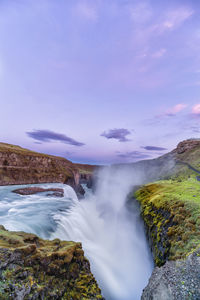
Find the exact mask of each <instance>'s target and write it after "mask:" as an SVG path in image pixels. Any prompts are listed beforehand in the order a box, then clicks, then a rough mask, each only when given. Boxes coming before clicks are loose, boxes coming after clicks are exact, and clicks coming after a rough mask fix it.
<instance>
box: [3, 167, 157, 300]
mask: <svg viewBox="0 0 200 300" xmlns="http://www.w3.org/2000/svg"><path fill="white" fill-rule="evenodd" d="M139 183H141V178H139V176H136V175H134V174H133V172H129V171H127V169H126V168H124V169H123V168H116V167H113V168H112V167H110V168H104V169H102V170H101V171H100V172H99V174H98V181H97V186H96V191H95V193H92V192H91V191H89V190H86V195H85V197H84V199H82V200H81V201H79V200H78V199H77V197H76V194H75V193H74V191H73V189H72V188H71V187H69V186H66V185H62V184H45V185H44V184H43V185H40V186H43V187H46V188H47V187H62V188H64V190H65V194H64V198H55V197H48V196H47V195H45V194H37V195H31V196H20V195H16V194H13V193H10V191H11V190H13V189H14V188H13V187H0V198H1V202H0V208H1V209H0V211H1V212H0V224H2V225H4V226H5V227H6V228H7V229H9V230H24V231H27V232H33V233H36V234H37V235H39V236H41V237H43V238H49V239H54V238H60V239H63V240H73V241H78V242H82V245H83V249H84V251H85V255H86V257H88V259H89V261H90V263H91V269H92V272H93V274H94V275H95V277H96V279H97V281H98V283H99V286H100V287H101V289H102V293H103V295H104V297H105V298H106V300H137V299H140V296H141V293H142V289H143V288H144V287H145V285H146V284H147V281H148V278H149V277H150V275H151V271H152V268H153V262H152V258H151V255H150V253H149V250H148V246H147V242H146V239H145V234H144V228H143V224H142V221H141V220H140V216H139V208H138V206H137V203H136V202H134V200H132V201H130V202H129V205H127V204H126V199H127V195H128V193H129V192H130V191H131V189H132V188H133V185H136V184H139ZM15 188H16V187H15Z"/></svg>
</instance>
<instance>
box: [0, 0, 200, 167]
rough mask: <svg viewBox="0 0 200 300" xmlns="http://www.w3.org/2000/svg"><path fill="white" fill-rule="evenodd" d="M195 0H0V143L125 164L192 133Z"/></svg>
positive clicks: (196, 82) (196, 125) (199, 37)
mask: <svg viewBox="0 0 200 300" xmlns="http://www.w3.org/2000/svg"><path fill="white" fill-rule="evenodd" d="M199 16H200V1H199V0H177V1H176V0H173V1H171V0H168V1H163V0H151V1H145V0H144V1H143V0H138V1H134V0H131V1H129V0H59V1H57V0H9V1H8V0H0V102H1V117H0V125H1V127H0V128H1V130H0V141H2V142H7V143H13V144H18V145H21V146H23V147H26V148H29V149H32V150H36V151H39V152H45V153H49V154H55V155H60V156H64V157H66V158H68V159H70V160H72V161H74V162H82V163H98V164H104V163H106V164H107V163H113V162H132V161H136V160H140V159H147V158H153V157H157V156H159V155H161V154H164V153H166V152H168V151H170V150H171V149H173V148H174V147H175V146H176V144H177V143H178V142H179V141H181V140H183V139H187V138H192V137H197V138H199V137H200V17H199Z"/></svg>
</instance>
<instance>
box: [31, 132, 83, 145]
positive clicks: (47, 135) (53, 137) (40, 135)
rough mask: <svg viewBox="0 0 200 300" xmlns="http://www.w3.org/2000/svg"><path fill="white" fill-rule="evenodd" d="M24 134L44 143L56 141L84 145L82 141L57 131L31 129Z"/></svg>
mask: <svg viewBox="0 0 200 300" xmlns="http://www.w3.org/2000/svg"><path fill="white" fill-rule="evenodd" d="M26 134H27V135H28V136H29V137H30V138H32V139H34V140H36V141H40V142H44V143H47V142H54V141H57V142H61V143H65V144H69V145H73V146H77V147H80V146H83V145H85V144H84V143H81V142H78V141H76V140H74V139H72V138H70V137H68V136H67V135H65V134H62V133H57V132H54V131H50V130H33V131H29V132H26Z"/></svg>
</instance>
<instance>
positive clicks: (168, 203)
mask: <svg viewBox="0 0 200 300" xmlns="http://www.w3.org/2000/svg"><path fill="white" fill-rule="evenodd" d="M184 177H185V178H184V179H183V178H182V179H180V178H177V179H176V180H172V179H170V180H163V181H157V182H154V183H151V184H147V185H145V186H143V187H142V188H140V189H139V190H138V191H137V192H136V198H137V199H138V200H139V202H140V203H141V210H142V216H143V219H144V222H145V225H146V228H147V232H148V236H149V239H150V240H151V246H152V251H153V254H154V259H155V263H156V264H157V265H158V266H160V265H162V264H164V263H165V261H166V260H167V259H169V260H175V259H179V258H184V257H186V256H187V255H188V254H189V253H190V252H191V251H194V250H195V249H197V248H198V247H199V246H200V182H198V181H197V180H196V178H195V177H188V178H186V176H184Z"/></svg>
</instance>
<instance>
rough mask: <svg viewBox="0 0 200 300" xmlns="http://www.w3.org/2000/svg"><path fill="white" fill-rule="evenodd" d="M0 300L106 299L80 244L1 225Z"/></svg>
mask: <svg viewBox="0 0 200 300" xmlns="http://www.w3.org/2000/svg"><path fill="white" fill-rule="evenodd" d="M0 299H2V300H4V299H5V300H8V299H18V300H19V299H29V300H33V299H63V300H64V299H66V300H72V299H73V300H79V299H81V300H82V299H103V297H102V296H101V290H100V288H99V287H98V284H97V282H96V280H95V278H94V276H93V275H92V273H91V271H90V264H89V261H88V260H87V259H86V258H85V257H84V252H83V250H82V247H81V244H80V243H75V242H64V241H60V240H59V239H55V240H53V241H46V240H42V239H40V238H38V237H37V236H36V235H34V234H28V233H24V232H9V231H7V230H5V228H4V227H3V226H0Z"/></svg>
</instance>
